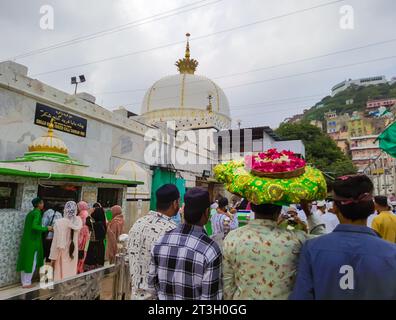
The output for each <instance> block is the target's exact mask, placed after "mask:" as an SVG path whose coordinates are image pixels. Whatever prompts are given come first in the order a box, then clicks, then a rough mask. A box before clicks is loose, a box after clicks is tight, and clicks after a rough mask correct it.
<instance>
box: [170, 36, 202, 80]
mask: <svg viewBox="0 0 396 320" xmlns="http://www.w3.org/2000/svg"><path fill="white" fill-rule="evenodd" d="M186 37H187V44H186V53H185V54H184V59H179V60H178V61H176V64H175V65H176V66H177V69H178V70H179V72H180V73H181V74H194V72H195V70H196V69H197V66H198V61H197V60H195V59H190V41H189V38H190V34H189V33H187V34H186Z"/></svg>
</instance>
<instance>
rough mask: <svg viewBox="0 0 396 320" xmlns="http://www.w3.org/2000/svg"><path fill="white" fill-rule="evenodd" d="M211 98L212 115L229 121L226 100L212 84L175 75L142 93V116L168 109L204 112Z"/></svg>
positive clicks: (189, 76)
mask: <svg viewBox="0 0 396 320" xmlns="http://www.w3.org/2000/svg"><path fill="white" fill-rule="evenodd" d="M209 96H212V100H211V104H212V111H213V112H214V113H218V114H221V115H224V116H226V117H227V118H229V117H230V107H229V104H228V99H227V97H226V95H225V94H224V92H223V90H222V89H221V88H220V87H219V86H218V85H217V84H215V83H214V82H213V81H212V80H210V79H208V78H206V77H203V76H198V75H194V74H176V75H173V76H168V77H164V78H162V79H160V80H159V81H157V82H155V83H154V84H153V85H152V86H151V88H150V89H149V90H148V91H147V92H146V94H145V96H144V100H143V104H142V109H141V113H142V115H144V114H147V113H150V112H154V111H159V110H169V109H187V110H188V109H195V110H205V111H207V110H208V105H209V98H208V97H209Z"/></svg>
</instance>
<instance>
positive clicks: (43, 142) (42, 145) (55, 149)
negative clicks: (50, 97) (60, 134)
mask: <svg viewBox="0 0 396 320" xmlns="http://www.w3.org/2000/svg"><path fill="white" fill-rule="evenodd" d="M28 150H29V152H45V153H61V154H65V155H67V154H68V149H67V147H66V145H65V143H64V142H63V141H62V140H61V139H59V138H57V137H55V136H54V118H51V121H50V123H49V125H48V132H47V135H45V136H42V137H39V138H37V139H36V140H34V141H33V142H32V144H31V145H30V146H29V148H28Z"/></svg>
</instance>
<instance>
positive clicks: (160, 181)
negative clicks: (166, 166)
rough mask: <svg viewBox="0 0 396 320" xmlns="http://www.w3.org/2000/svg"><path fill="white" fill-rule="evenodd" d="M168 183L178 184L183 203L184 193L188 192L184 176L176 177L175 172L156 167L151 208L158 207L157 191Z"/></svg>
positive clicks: (152, 185)
mask: <svg viewBox="0 0 396 320" xmlns="http://www.w3.org/2000/svg"><path fill="white" fill-rule="evenodd" d="M167 183H173V184H174V185H176V187H177V189H178V190H179V192H180V202H181V204H183V202H184V200H183V199H184V194H185V193H186V181H185V180H184V179H182V178H176V173H175V172H172V171H167V170H162V169H160V168H156V169H155V170H154V173H153V180H152V184H151V199H150V210H156V209H157V197H156V196H155V192H156V191H157V190H158V188H160V187H161V186H163V185H164V184H167Z"/></svg>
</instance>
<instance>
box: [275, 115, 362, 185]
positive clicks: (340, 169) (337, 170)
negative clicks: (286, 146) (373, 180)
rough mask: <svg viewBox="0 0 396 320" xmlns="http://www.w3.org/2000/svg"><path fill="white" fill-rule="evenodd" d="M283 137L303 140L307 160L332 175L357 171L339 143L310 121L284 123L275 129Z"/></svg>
mask: <svg viewBox="0 0 396 320" xmlns="http://www.w3.org/2000/svg"><path fill="white" fill-rule="evenodd" d="M275 132H276V134H277V135H278V136H279V137H281V138H282V139H285V140H286V139H287V140H302V141H303V143H304V145H305V152H306V160H307V162H308V163H310V164H311V165H313V166H315V167H316V168H318V169H320V170H322V171H323V172H325V173H327V174H328V175H330V176H333V177H337V176H342V175H346V174H353V173H356V168H355V166H354V165H353V163H352V160H351V159H349V158H348V157H347V156H346V155H345V154H344V153H343V152H342V150H341V149H340V148H339V147H338V146H337V144H336V143H335V142H334V141H333V140H332V139H331V138H330V137H329V136H328V135H327V134H325V133H323V132H322V131H321V130H320V129H319V128H317V127H315V126H313V125H310V124H309V123H305V122H301V123H283V124H281V125H280V127H279V128H278V129H276V130H275Z"/></svg>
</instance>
